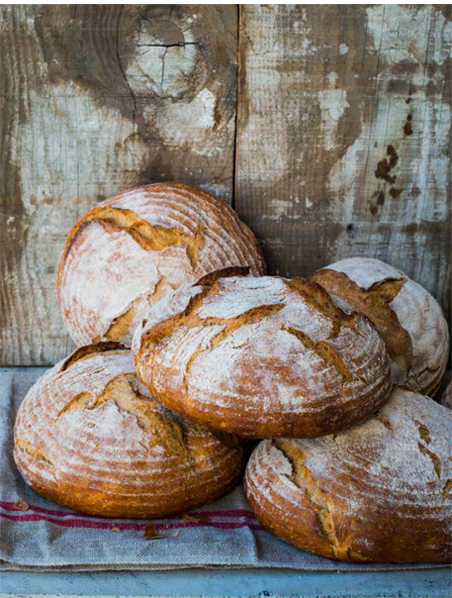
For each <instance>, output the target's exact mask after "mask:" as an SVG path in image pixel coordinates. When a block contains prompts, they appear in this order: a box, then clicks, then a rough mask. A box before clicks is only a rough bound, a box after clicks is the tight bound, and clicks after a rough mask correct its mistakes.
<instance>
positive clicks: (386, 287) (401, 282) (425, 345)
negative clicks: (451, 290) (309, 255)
mask: <svg viewBox="0 0 452 598" xmlns="http://www.w3.org/2000/svg"><path fill="white" fill-rule="evenodd" d="M310 280H312V281H314V282H317V283H319V284H321V285H322V286H323V287H324V288H325V289H326V290H327V291H328V292H329V293H330V294H331V295H333V296H335V297H338V298H340V299H341V300H343V301H345V302H346V303H347V304H348V305H350V306H351V307H352V308H353V309H356V310H358V311H361V312H362V313H364V314H365V315H366V316H367V317H368V318H369V319H370V320H372V322H373V323H374V324H375V326H376V328H377V330H378V332H379V333H380V335H381V337H382V338H383V340H384V341H385V343H386V347H387V349H388V353H389V356H390V358H391V360H392V366H393V375H394V381H395V382H396V383H398V384H408V385H409V386H410V387H411V388H413V390H416V391H418V392H421V393H423V394H426V395H429V396H432V395H433V394H434V393H435V392H436V391H437V390H438V387H439V385H440V383H441V379H442V377H443V374H444V371H445V369H446V364H447V357H448V354H449V332H448V328H447V322H446V320H445V318H444V316H443V313H442V311H441V307H440V306H439V304H438V302H437V301H436V299H434V298H433V297H432V295H430V293H428V292H427V291H426V290H425V289H424V288H423V287H421V285H419V284H417V283H416V282H414V281H413V280H410V279H409V278H408V276H407V275H406V274H404V273H403V272H402V271H401V270H398V269H397V268H393V267H392V266H390V265H389V264H385V263H384V262H381V261H380V260H375V259H370V258H361V257H354V258H348V259H345V260H341V261H339V262H336V263H334V264H331V265H330V266H328V267H327V268H322V269H321V270H318V271H317V272H316V273H315V274H314V275H313V276H312V277H311V279H310Z"/></svg>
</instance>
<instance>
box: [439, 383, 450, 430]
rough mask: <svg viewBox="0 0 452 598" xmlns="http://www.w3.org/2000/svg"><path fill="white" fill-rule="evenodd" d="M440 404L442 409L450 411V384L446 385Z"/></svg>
mask: <svg viewBox="0 0 452 598" xmlns="http://www.w3.org/2000/svg"><path fill="white" fill-rule="evenodd" d="M441 403H442V404H443V405H444V407H448V408H449V409H452V382H449V384H448V385H447V388H446V390H445V391H444V393H443V396H442V397H441ZM451 441H452V439H451Z"/></svg>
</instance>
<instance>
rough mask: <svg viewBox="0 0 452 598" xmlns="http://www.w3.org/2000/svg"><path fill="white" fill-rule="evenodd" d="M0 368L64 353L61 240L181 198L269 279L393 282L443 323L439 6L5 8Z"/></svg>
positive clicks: (445, 27)
mask: <svg viewBox="0 0 452 598" xmlns="http://www.w3.org/2000/svg"><path fill="white" fill-rule="evenodd" d="M0 11H1V22H0V86H1V93H0V102H1V111H0V121H1V125H2V126H1V127H0V144H1V149H0V155H1V163H0V213H1V224H0V226H1V233H0V234H1V246H2V259H1V262H0V263H1V266H0V268H1V270H0V277H1V279H2V286H1V294H0V301H1V304H0V313H1V332H0V352H1V355H0V364H1V365H44V364H52V363H55V361H57V360H59V359H61V358H62V357H64V356H65V355H66V354H67V353H68V352H69V350H70V349H71V348H72V344H71V341H70V340H69V338H68V335H67V333H66V332H65V330H64V328H63V324H62V319H61V316H60V313H59V308H58V305H57V299H56V290H55V279H56V264H57V260H58V256H59V253H60V251H61V249H62V246H63V243H64V239H65V236H66V235H67V233H68V231H69V230H70V228H71V226H72V225H73V224H74V223H75V221H76V220H77V218H78V217H79V216H80V215H81V214H82V213H83V212H84V211H85V210H86V209H87V208H89V207H90V206H92V205H93V204H94V203H95V202H97V201H99V200H101V199H104V198H106V197H108V196H110V195H112V194H114V193H116V192H117V191H120V190H123V189H125V188H129V187H133V186H136V185H140V184H143V183H149V182H153V181H159V180H183V181H191V182H194V183H198V184H199V185H201V186H203V187H205V188H207V189H210V190H211V191H213V192H215V193H217V194H218V195H219V196H220V197H222V198H223V199H224V200H225V201H227V202H228V203H230V204H232V205H233V206H234V207H235V208H236V210H237V211H238V212H239V214H240V216H241V217H242V218H243V219H244V220H245V221H246V222H247V224H249V225H250V226H251V228H252V229H253V230H254V231H255V232H256V234H257V236H258V237H259V240H260V241H261V243H262V245H263V247H264V249H265V253H266V257H267V260H268V263H269V270H270V273H273V274H280V275H284V276H294V275H301V276H304V275H309V274H310V273H311V272H313V271H314V270H315V269H317V268H319V267H321V266H324V265H327V264H328V263H330V262H332V261H334V260H337V259H339V258H343V257H346V256H351V255H362V256H369V257H378V258H381V259H383V260H387V261H388V262H390V263H391V264H394V265H396V266H399V267H401V268H402V269H403V270H405V271H406V272H407V273H408V274H409V275H410V276H412V277H413V278H414V279H415V280H417V281H418V282H420V283H421V284H423V285H424V286H425V287H426V288H427V289H428V290H429V291H431V292H432V293H433V294H434V295H435V296H436V297H437V298H438V299H439V301H440V302H441V304H442V305H443V307H444V308H445V310H446V313H447V316H448V317H450V309H449V306H450V270H451V264H450V252H451V221H450V212H451V201H450V199H451V183H450V123H451V35H452V34H451V30H452V29H451V28H452V23H451V9H450V7H449V6H446V5H436V6H432V5H410V6H407V5H374V6H367V5H348V6H346V5H343V6H335V5H323V6H322V5H307V6H303V5H292V6H291V5H273V6H271V5H270V6H269V5H246V6H241V7H240V8H239V7H237V6H236V5H218V6H215V5H196V6H193V5H171V6H170V5H160V6H157V5H122V6H121V5H70V6H69V5H20V6H19V5H15V6H12V5H2V6H1V7H0Z"/></svg>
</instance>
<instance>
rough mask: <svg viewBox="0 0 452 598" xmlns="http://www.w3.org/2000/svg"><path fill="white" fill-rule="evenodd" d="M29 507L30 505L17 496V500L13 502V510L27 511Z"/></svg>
mask: <svg viewBox="0 0 452 598" xmlns="http://www.w3.org/2000/svg"><path fill="white" fill-rule="evenodd" d="M29 508H30V505H29V504H28V503H26V502H25V501H24V500H22V499H21V498H19V500H16V502H15V503H14V504H13V509H14V511H28V509H29Z"/></svg>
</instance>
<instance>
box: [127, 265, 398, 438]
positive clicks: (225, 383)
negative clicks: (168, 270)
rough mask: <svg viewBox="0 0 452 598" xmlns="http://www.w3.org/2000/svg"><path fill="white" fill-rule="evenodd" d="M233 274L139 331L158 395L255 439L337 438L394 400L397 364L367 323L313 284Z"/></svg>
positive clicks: (136, 348) (213, 277) (164, 310)
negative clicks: (393, 365)
mask: <svg viewBox="0 0 452 598" xmlns="http://www.w3.org/2000/svg"><path fill="white" fill-rule="evenodd" d="M235 271H236V270H234V269H230V270H229V271H220V272H215V273H212V274H210V275H208V276H206V277H204V278H203V279H201V280H200V281H199V282H198V283H197V284H195V285H191V286H189V285H187V286H184V287H182V288H180V289H179V290H177V291H176V292H175V293H174V294H172V295H171V296H167V297H165V298H164V299H162V300H161V301H160V302H159V303H157V304H156V305H154V307H153V308H152V309H151V310H150V313H149V315H148V318H147V321H146V320H145V321H144V322H143V323H142V324H141V325H140V326H139V327H138V328H137V330H136V333H135V337H134V342H133V345H132V351H133V353H134V359H135V367H136V370H137V373H138V376H139V378H140V379H141V381H142V382H143V383H144V384H145V385H146V386H147V387H148V388H149V390H150V392H151V394H153V396H155V397H156V398H157V399H158V400H159V401H161V402H162V403H163V404H164V405H166V406H167V407H169V408H171V409H173V410H174V411H176V412H178V413H180V414H182V415H186V416H188V417H190V418H192V419H194V420H196V421H198V422H200V423H204V424H207V425H210V426H212V427H213V428H218V429H222V430H225V431H228V432H234V433H236V434H238V435H239V436H245V437H254V438H270V437H275V436H294V437H304V436H318V435H321V434H327V433H331V432H334V431H337V430H341V429H343V428H347V427H349V426H351V425H353V424H355V423H357V422H361V421H364V420H365V419H366V418H368V417H369V416H370V415H371V414H372V413H373V412H374V411H375V410H376V409H378V407H379V406H380V405H381V404H382V403H384V402H385V401H386V400H387V398H388V396H389V393H390V390H391V376H390V367H389V360H388V357H387V353H386V349H385V346H384V343H383V341H382V340H381V338H380V337H379V335H378V333H377V332H376V330H375V329H374V327H373V326H372V324H371V322H370V321H369V320H368V319H367V318H366V317H364V316H362V315H361V314H357V313H352V314H345V313H344V312H343V311H342V310H341V309H339V308H338V307H337V306H336V305H335V303H334V302H333V301H332V299H331V298H330V297H329V295H328V293H326V292H325V291H324V290H323V289H322V288H321V287H320V286H318V285H316V284H314V283H310V282H307V281H306V280H303V279H293V280H288V279H284V278H278V277H271V276H265V277H261V278H252V277H244V276H234V275H233V274H234V273H235ZM226 274H228V275H229V276H228V277H225V275H226Z"/></svg>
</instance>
